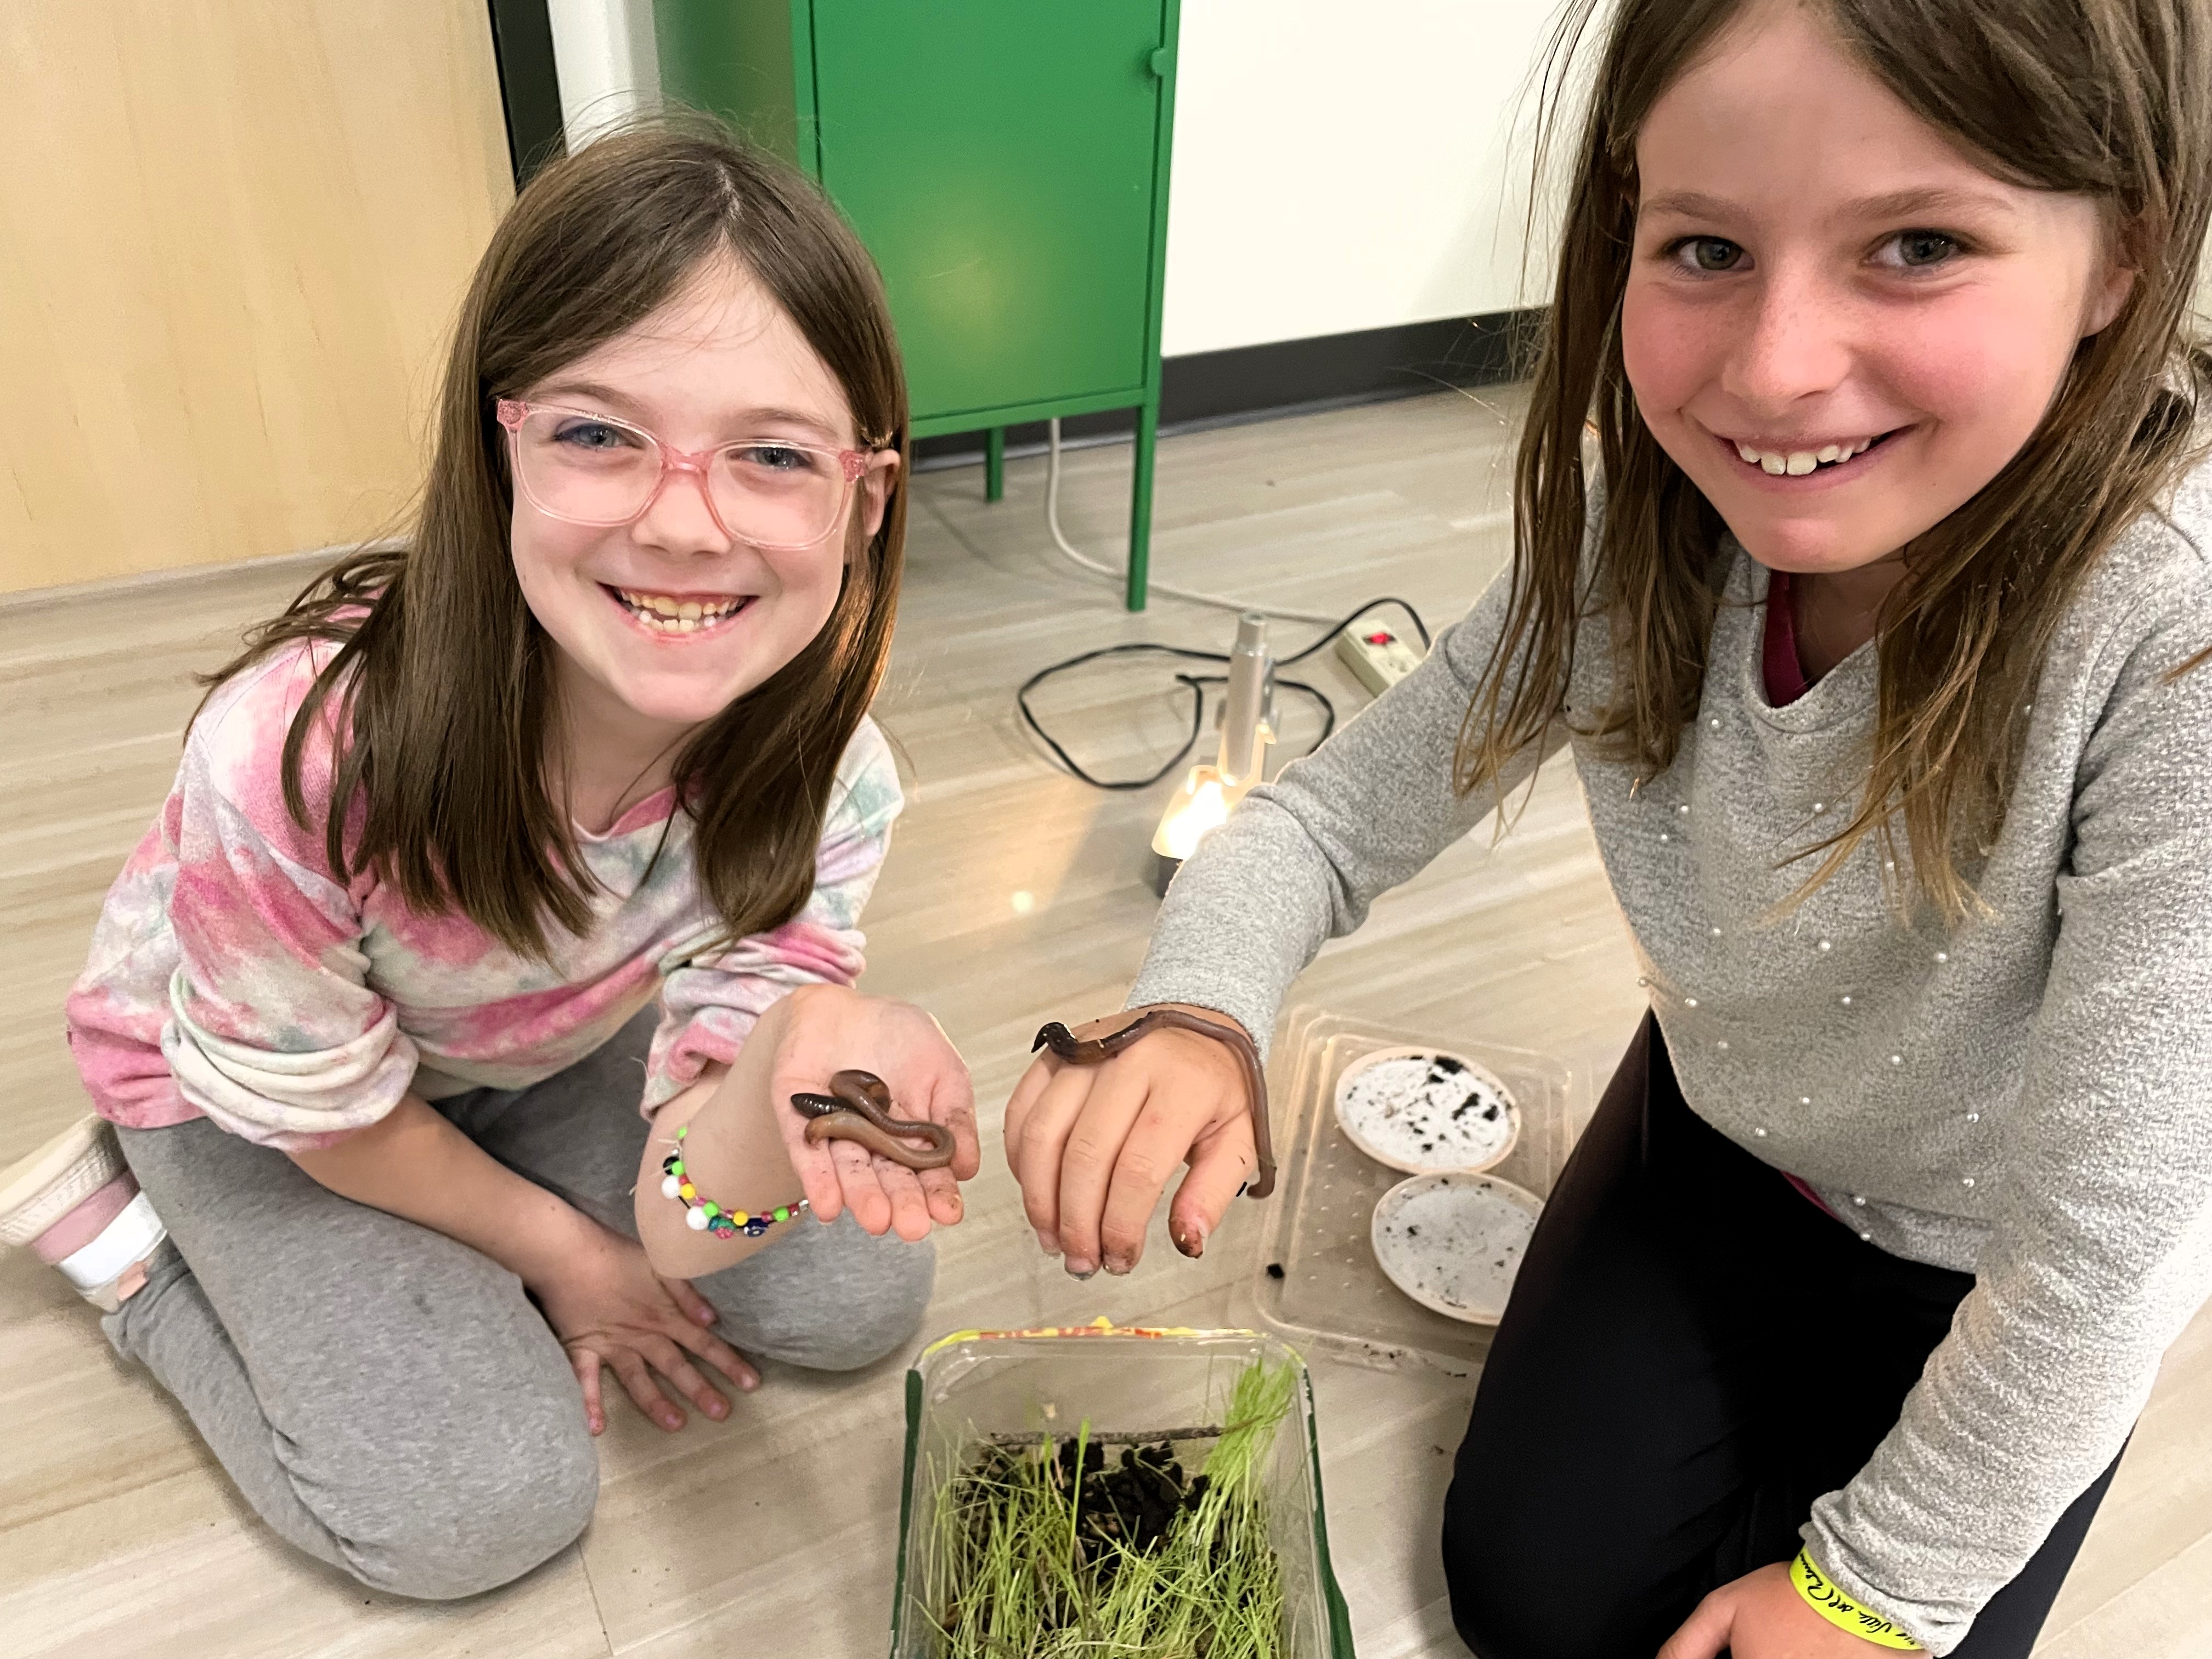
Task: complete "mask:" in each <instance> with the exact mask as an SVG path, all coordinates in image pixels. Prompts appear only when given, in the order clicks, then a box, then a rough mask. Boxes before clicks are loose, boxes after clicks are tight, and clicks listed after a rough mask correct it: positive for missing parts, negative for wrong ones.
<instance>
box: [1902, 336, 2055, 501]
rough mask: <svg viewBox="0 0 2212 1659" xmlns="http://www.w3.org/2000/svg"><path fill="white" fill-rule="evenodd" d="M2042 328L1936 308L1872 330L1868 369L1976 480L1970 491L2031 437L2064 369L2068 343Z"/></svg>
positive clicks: (1938, 446)
mask: <svg viewBox="0 0 2212 1659" xmlns="http://www.w3.org/2000/svg"><path fill="white" fill-rule="evenodd" d="M2066 356H2067V349H2066V348H2065V346H2064V345H2063V344H2062V343H2057V342H2051V341H2042V340H2039V339H2038V338H2037V329H2036V327H2035V325H2034V319H2029V318H2024V317H2019V316H2015V315H2014V314H2013V313H2010V312H2009V311H2007V310H2004V309H2002V308H1997V307H1988V306H1981V307H1965V306H1961V307H1955V308H1953V307H1931V308H1929V310H1927V311H1926V312H1924V313H1923V314H1922V315H1921V316H1919V317H1917V318H1914V319H1910V320H1907V319H1903V318H1899V319H1897V320H1896V322H1895V323H1894V325H1892V326H1889V327H1886V328H1883V329H1881V330H1878V331H1874V332H1873V334H1872V335H1871V336H1870V337H1869V340H1868V342H1867V343H1866V345H1865V347H1864V348H1863V350H1862V354H1861V358H1860V362H1861V366H1862V372H1863V374H1866V375H1867V376H1868V377H1869V378H1870V379H1873V380H1876V381H1877V382H1878V383H1879V384H1881V386H1884V387H1885V388H1886V389H1887V392H1889V394H1890V396H1891V398H1893V400H1894V402H1895V404H1897V405H1898V406H1899V407H1900V408H1901V409H1902V410H1911V411H1913V412H1914V414H1915V415H1916V416H1917V417H1918V418H1921V419H1923V420H1927V421H1929V422H1930V423H1931V425H1932V431H1931V434H1930V436H1931V439H1932V447H1933V448H1934V449H1935V450H1936V452H1937V453H1938V454H1939V456H1940V457H1941V458H1942V459H1947V460H1948V461H1950V462H1952V463H1954V464H1955V465H1957V466H1959V467H1960V468H1962V469H1966V470H1968V471H1972V472H1975V473H1978V475H1979V477H1978V479H1976V480H1972V481H1970V487H1969V488H1968V489H1967V491H1966V493H1968V494H1971V493H1972V490H1973V489H1978V488H1980V485H1981V484H1982V483H1986V482H1987V481H1988V480H1989V478H1990V477H1994V476H1996V472H1997V471H1998V470H1999V469H2000V468H2002V466H2003V465H2004V464H2005V462H2007V461H2008V460H2009V459H2011V458H2012V457H2013V456H2014V455H2015V453H2018V452H2019V450H2020V447H2021V445H2022V444H2024V443H2026V442H2027V440H2028V438H2029V437H2030V436H2031V435H2033V432H2034V431H2035V428H2036V427H2037V426H2038V424H2039V423H2040V422H2041V421H2042V419H2043V414H2044V411H2045V409H2046V408H2047V407H2048V406H2049V404H2050V402H2051V394H2052V392H2054V391H2055V390H2056V389H2057V384H2058V380H2059V377H2060V375H2061V374H2063V372H2064V369H2065V362H2066Z"/></svg>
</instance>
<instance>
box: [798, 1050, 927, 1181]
mask: <svg viewBox="0 0 2212 1659" xmlns="http://www.w3.org/2000/svg"><path fill="white" fill-rule="evenodd" d="M829 1090H830V1092H829V1093H828V1094H826V1095H793V1096H792V1097H791V1105H792V1109H793V1111H796V1112H797V1113H798V1114H799V1115H800V1116H801V1117H804V1118H808V1119H811V1121H810V1122H809V1123H808V1124H807V1126H806V1141H807V1144H808V1145H809V1146H820V1145H821V1144H822V1143H823V1141H825V1140H849V1141H851V1142H853V1143H854V1145H855V1146H865V1147H866V1148H867V1149H868V1150H869V1151H870V1152H875V1153H877V1154H878V1155H879V1156H881V1157H884V1158H889V1159H890V1161H891V1162H892V1163H894V1164H904V1165H905V1166H906V1167H907V1168H908V1169H909V1170H941V1169H943V1168H944V1167H945V1165H946V1164H950V1163H951V1162H952V1131H951V1130H950V1129H948V1128H946V1127H945V1126H944V1125H943V1124H941V1123H916V1122H911V1121H908V1120H907V1119H905V1118H898V1117H893V1116H892V1115H891V1091H890V1088H889V1087H888V1086H887V1085H885V1084H884V1080H883V1079H881V1078H879V1077H878V1076H877V1075H876V1074H875V1073H873V1072H840V1073H837V1075H836V1076H835V1077H833V1078H831V1079H829ZM916 1140H926V1141H927V1142H928V1143H929V1145H928V1146H927V1149H924V1148H921V1147H918V1146H915V1145H914V1143H915V1141H916Z"/></svg>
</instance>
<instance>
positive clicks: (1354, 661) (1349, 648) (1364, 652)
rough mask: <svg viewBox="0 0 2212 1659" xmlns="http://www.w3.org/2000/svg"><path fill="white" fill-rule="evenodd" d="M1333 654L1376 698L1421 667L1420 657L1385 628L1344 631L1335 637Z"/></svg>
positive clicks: (1348, 629)
mask: <svg viewBox="0 0 2212 1659" xmlns="http://www.w3.org/2000/svg"><path fill="white" fill-rule="evenodd" d="M1336 654H1337V657H1338V659H1340V660H1341V661H1342V662H1343V664H1344V665H1345V666H1346V668H1349V669H1350V670H1351V671H1352V672H1353V673H1354V674H1356V675H1358V677H1359V683H1360V684H1362V685H1364V686H1365V687H1366V688H1367V689H1368V690H1370V691H1372V692H1373V693H1374V694H1375V695H1376V696H1378V697H1379V696H1382V695H1383V693H1384V692H1385V691H1388V690H1389V689H1390V688H1391V687H1392V686H1394V685H1395V684H1397V683H1398V682H1399V681H1400V680H1402V679H1404V678H1406V676H1407V675H1408V674H1410V673H1412V672H1413V671H1414V670H1415V669H1416V668H1419V666H1420V665H1421V653H1419V652H1418V651H1416V650H1415V649H1414V648H1413V647H1412V646H1410V645H1408V644H1407V643H1406V641H1403V640H1401V639H1400V638H1399V637H1398V636H1397V635H1395V634H1394V633H1392V632H1391V631H1390V630H1389V629H1387V628H1376V627H1371V626H1370V627H1367V628H1347V629H1345V630H1344V631H1343V632H1342V633H1340V634H1339V635H1337V636H1336Z"/></svg>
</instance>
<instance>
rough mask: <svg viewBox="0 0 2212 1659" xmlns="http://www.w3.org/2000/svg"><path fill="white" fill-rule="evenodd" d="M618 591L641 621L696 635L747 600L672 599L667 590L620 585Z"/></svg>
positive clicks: (658, 628) (656, 627)
mask: <svg viewBox="0 0 2212 1659" xmlns="http://www.w3.org/2000/svg"><path fill="white" fill-rule="evenodd" d="M615 592H617V593H619V594H620V595H621V596H622V599H623V603H624V604H625V605H629V608H630V611H631V612H632V614H633V615H635V617H637V618H638V620H639V621H640V622H642V623H644V624H645V625H646V626H647V628H650V629H653V630H654V631H655V632H657V633H662V634H696V633H697V632H698V631H699V630H700V629H702V628H706V627H709V626H711V625H713V624H714V623H718V622H720V621H721V620H722V618H723V617H726V616H728V615H729V614H730V613H731V612H732V611H735V610H737V609H738V606H739V605H743V604H744V600H743V599H715V600H712V601H708V600H701V599H670V598H669V597H668V596H667V595H666V594H665V593H640V592H635V591H633V590H632V589H630V588H627V587H618V588H617V589H616V590H615Z"/></svg>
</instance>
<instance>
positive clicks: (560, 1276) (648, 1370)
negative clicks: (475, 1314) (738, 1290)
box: [531, 1221, 760, 1434]
mask: <svg viewBox="0 0 2212 1659" xmlns="http://www.w3.org/2000/svg"><path fill="white" fill-rule="evenodd" d="M584 1225H585V1228H586V1229H587V1230H588V1231H586V1232H584V1233H583V1234H581V1235H580V1237H582V1239H583V1241H584V1242H583V1243H582V1244H581V1246H580V1248H578V1249H574V1250H571V1251H569V1252H568V1253H567V1254H566V1255H564V1256H563V1258H562V1265H561V1267H560V1270H559V1272H558V1273H557V1274H556V1276H555V1277H554V1278H552V1279H548V1280H546V1281H544V1282H542V1283H539V1284H537V1285H532V1287H531V1288H532V1290H533V1291H536V1292H537V1295H538V1304H539V1305H540V1306H541V1307H543V1308H544V1310H545V1322H546V1323H547V1324H549V1325H550V1326H551V1327H552V1328H553V1334H555V1335H556V1336H557V1337H559V1338H560V1339H561V1346H562V1347H564V1348H566V1349H567V1350H568V1363H569V1364H572V1365H574V1367H575V1368H576V1381H577V1382H578V1383H581V1384H582V1385H583V1389H584V1416H585V1419H586V1421H587V1422H589V1424H590V1425H591V1430H592V1433H593V1434H597V1433H599V1431H601V1430H602V1429H604V1428H605V1427H606V1425H607V1414H606V1408H605V1405H604V1404H603V1403H602V1401H601V1398H600V1392H599V1381H600V1370H601V1368H602V1367H611V1368H612V1370H613V1371H614V1374H615V1375H616V1376H617V1377H619V1378H620V1379H621V1381H622V1385H623V1389H624V1390H625V1391H626V1392H628V1394H629V1397H630V1398H631V1399H632V1400H634V1401H636V1402H637V1408H638V1410H640V1411H641V1412H643V1413H645V1414H646V1415H647V1417H649V1418H651V1419H653V1421H654V1422H655V1423H658V1424H659V1425H660V1426H661V1427H662V1428H664V1429H666V1430H668V1431H670V1432H671V1433H673V1432H674V1431H676V1430H678V1429H680V1428H682V1427H683V1426H684V1408H683V1407H680V1406H678V1404H677V1403H676V1402H675V1401H672V1400H671V1399H670V1398H669V1397H668V1396H667V1395H666V1394H665V1393H664V1392H663V1391H662V1390H661V1388H660V1385H659V1383H658V1382H656V1381H655V1380H654V1375H653V1374H654V1373H655V1372H659V1375H660V1376H664V1377H665V1378H667V1379H668V1381H670V1382H671V1383H674V1384H675V1385H676V1387H677V1389H678V1392H680V1393H681V1394H682V1395H684V1398H685V1399H687V1400H689V1401H690V1402H691V1403H692V1404H693V1405H695V1406H696V1407H698V1408H699V1409H700V1410H701V1411H702V1412H704V1413H706V1414H707V1415H708V1416H709V1417H711V1418H713V1419H715V1420H716V1421H717V1422H719V1421H720V1420H721V1419H723V1418H725V1417H727V1416H728V1415H729V1414H730V1403H729V1401H727V1400H726V1399H724V1398H723V1397H722V1394H721V1391H720V1389H716V1388H715V1387H714V1384H713V1383H709V1382H708V1380H707V1378H706V1376H705V1374H704V1373H703V1372H702V1371H701V1370H700V1369H699V1366H698V1365H697V1364H694V1363H693V1361H694V1360H698V1361H701V1362H703V1363H704V1364H708V1365H710V1366H712V1367H713V1368H714V1370H718V1371H720V1373H721V1374H722V1375H723V1376H726V1377H727V1378H728V1379H729V1380H730V1381H731V1382H732V1383H735V1384H736V1385H737V1386H738V1388H739V1389H744V1390H745V1391H747V1392H750V1390H752V1389H757V1388H758V1387H759V1386H760V1373H759V1372H757V1371H756V1370H754V1369H753V1368H752V1367H751V1365H750V1364H747V1363H746V1361H745V1358H744V1355H743V1354H741V1353H739V1352H738V1351H737V1350H736V1349H735V1348H733V1347H732V1346H730V1345H729V1344H728V1343H726V1342H725V1341H723V1340H722V1339H721V1338H720V1337H719V1336H716V1335H715V1334H714V1333H713V1332H712V1331H711V1330H709V1329H708V1326H710V1325H712V1324H713V1323H714V1318H715V1315H714V1309H713V1308H712V1307H711V1306H709V1305H708V1302H707V1299H706V1297H702V1296H701V1295H700V1294H699V1292H698V1291H696V1290H694V1289H693V1288H692V1287H691V1282H690V1280H689V1279H664V1278H662V1277H661V1276H660V1275H659V1274H658V1273H654V1272H653V1267H652V1264H651V1263H649V1262H648V1261H647V1260H646V1258H645V1249H644V1247H643V1246H641V1245H640V1244H638V1243H635V1242H634V1241H632V1240H630V1239H627V1238H623V1237H619V1236H617V1234H614V1233H611V1232H609V1231H607V1230H606V1229H605V1228H604V1227H601V1226H599V1225H598V1224H597V1223H595V1222H590V1221H586V1222H585V1224H584Z"/></svg>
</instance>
